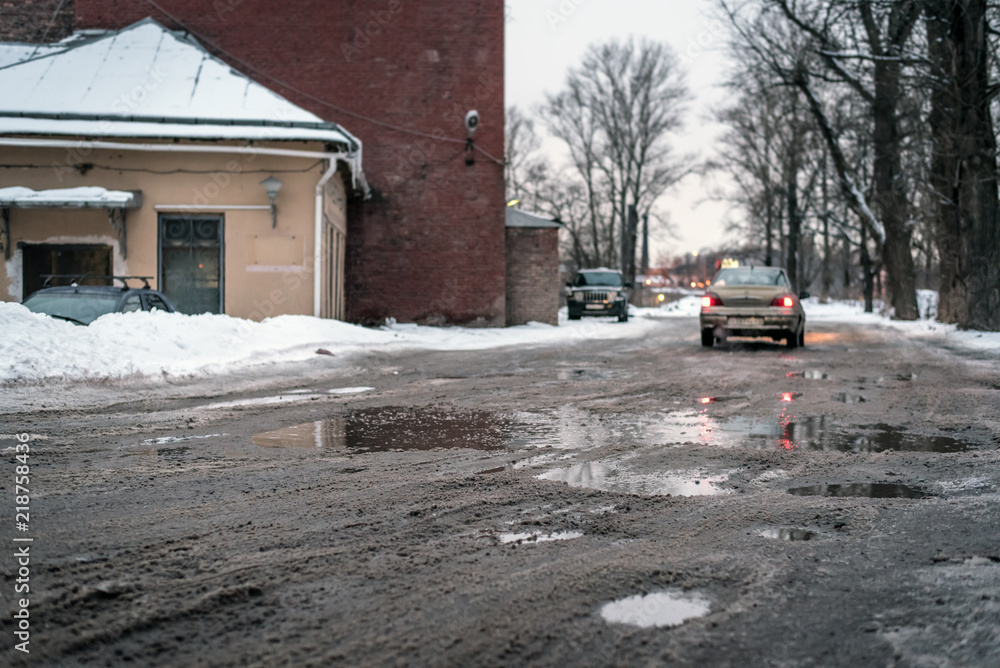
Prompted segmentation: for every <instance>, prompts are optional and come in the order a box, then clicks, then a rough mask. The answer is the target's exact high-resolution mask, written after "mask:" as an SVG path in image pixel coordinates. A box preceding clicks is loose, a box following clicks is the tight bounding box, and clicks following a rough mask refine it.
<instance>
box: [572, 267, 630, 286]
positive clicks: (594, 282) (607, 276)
mask: <svg viewBox="0 0 1000 668" xmlns="http://www.w3.org/2000/svg"><path fill="white" fill-rule="evenodd" d="M574 285H575V286H576V287H578V288H591V287H601V288H620V287H621V286H622V277H621V275H620V274H619V273H618V272H615V271H588V272H586V273H579V274H577V275H576V283H575V284H574Z"/></svg>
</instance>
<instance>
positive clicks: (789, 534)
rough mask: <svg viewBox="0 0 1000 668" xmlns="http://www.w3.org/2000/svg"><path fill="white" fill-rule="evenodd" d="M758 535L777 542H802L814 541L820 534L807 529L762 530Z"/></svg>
mask: <svg viewBox="0 0 1000 668" xmlns="http://www.w3.org/2000/svg"><path fill="white" fill-rule="evenodd" d="M757 535H758V536H762V537H764V538H773V539H775V540H788V541H802V540H812V539H813V538H816V537H817V536H818V535H819V534H817V533H816V532H815V531H806V530H805V529H761V530H760V531H758V532H757Z"/></svg>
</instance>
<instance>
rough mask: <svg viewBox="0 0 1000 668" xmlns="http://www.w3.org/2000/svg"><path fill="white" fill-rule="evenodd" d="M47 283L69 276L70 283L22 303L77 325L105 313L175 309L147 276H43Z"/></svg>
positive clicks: (43, 292)
mask: <svg viewBox="0 0 1000 668" xmlns="http://www.w3.org/2000/svg"><path fill="white" fill-rule="evenodd" d="M44 278H46V279H47V280H46V285H47V284H48V283H49V282H51V280H52V279H57V278H68V279H71V280H72V283H71V284H70V285H63V286H57V287H51V288H50V287H45V288H42V289H41V290H38V291H37V292H34V293H32V294H31V296H30V297H28V298H27V299H25V300H24V301H23V302H21V305H22V306H24V307H25V308H27V309H28V310H30V311H33V312H35V313H44V314H45V315H48V316H51V317H53V318H59V319H60V320H68V321H69V322H72V323H73V324H76V325H89V324H90V323H92V322H94V321H95V320H97V319H98V318H100V317H101V316H102V315H106V314H108V313H128V312H130V311H166V312H167V313H173V312H174V306H173V304H171V303H170V300H169V299H167V298H166V296H165V295H164V294H163V293H162V292H160V291H159V290H153V289H151V288H150V287H149V278H148V277H146V276H59V275H49V276H45V277H44ZM86 279H89V280H108V281H120V282H121V283H122V285H80V283H81V282H82V281H83V280H86ZM129 280H139V281H142V282H143V285H142V287H141V288H133V287H129V284H128V281H129Z"/></svg>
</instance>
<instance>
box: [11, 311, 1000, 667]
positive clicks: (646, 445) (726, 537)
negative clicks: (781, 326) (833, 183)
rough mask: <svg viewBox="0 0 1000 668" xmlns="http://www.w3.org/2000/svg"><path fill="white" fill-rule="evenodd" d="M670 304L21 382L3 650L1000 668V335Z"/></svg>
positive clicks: (195, 657)
mask: <svg viewBox="0 0 1000 668" xmlns="http://www.w3.org/2000/svg"><path fill="white" fill-rule="evenodd" d="M588 326H593V327H607V328H614V327H618V325H617V323H613V322H593V323H591V324H590V325H588ZM643 327H644V328H645V330H644V331H645V336H642V337H634V338H623V339H609V340H600V339H599V338H589V339H583V338H581V339H579V340H573V339H572V338H570V339H567V340H561V341H558V342H554V343H553V342H550V343H547V344H545V345H539V346H532V345H530V344H525V343H521V344H519V345H517V346H510V347H501V348H495V349H489V350H466V351H427V350H424V351H414V350H402V349H398V350H387V351H378V350H368V351H363V352H358V353H356V354H353V355H341V354H338V355H336V356H327V355H313V356H311V357H310V358H309V359H305V360H302V361H291V362H287V363H283V364H280V365H276V366H271V367H268V369H267V373H266V374H261V373H260V372H259V371H257V372H250V371H248V372H246V373H243V374H242V375H241V374H240V373H239V372H233V373H230V374H228V375H222V376H215V377H209V378H201V379H198V380H192V379H188V380H170V381H163V380H157V381H155V382H153V381H145V380H142V379H133V380H130V381H128V382H126V383H124V384H122V383H117V384H110V385H109V384H107V383H101V382H92V383H90V384H87V385H71V386H66V387H64V388H62V389H60V390H55V389H53V388H54V387H59V386H51V385H47V386H39V387H34V388H33V387H32V386H24V387H20V386H19V387H17V388H8V389H7V390H6V392H7V393H8V397H9V399H10V401H8V402H5V408H4V409H3V410H4V411H5V412H4V414H3V417H2V420H3V424H4V428H3V431H4V432H5V433H6V436H5V438H6V439H7V440H6V441H2V442H0V448H4V447H6V450H4V457H3V462H4V464H3V465H4V466H5V467H6V470H5V471H4V474H3V476H2V477H0V498H3V499H6V500H5V501H4V504H5V505H4V506H3V513H2V515H0V517H2V521H3V527H2V528H0V539H3V541H4V545H5V547H4V549H3V552H4V557H3V558H2V559H0V564H2V568H3V571H2V572H3V581H2V585H0V586H2V588H3V596H2V598H0V601H2V602H3V605H4V606H5V609H4V614H3V616H2V617H0V637H2V638H4V639H5V640H4V643H3V646H2V648H0V663H2V664H3V665H11V666H21V665H24V666H28V665H30V666H43V665H51V666H62V665H66V666H69V665H72V666H77V665H88V666H89V665H96V666H104V665H112V666H116V665H136V666H199V665H204V666H275V665H279V666H280V665H288V666H309V665H316V666H330V665H359V666H360V665H364V666H374V665H393V666H395V665H413V666H422V665H433V666H472V665H478V666H492V665H540V666H567V665H574V666H588V665H590V666H606V665H664V664H665V665H677V666H703V665H732V666H746V665H774V666H813V665H815V666H852V667H853V666H867V665H878V666H925V665H926V666H931V665H961V666H987V665H1000V635H998V633H997V620H998V619H1000V544H998V540H997V536H998V535H1000V511H998V507H1000V506H998V501H1000V498H998V495H997V484H998V482H1000V468H998V462H1000V454H998V444H1000V357H998V355H997V353H996V351H991V350H978V351H977V350H974V349H970V348H959V347H956V346H952V345H950V344H949V343H948V342H947V340H944V339H940V338H933V337H931V338H922V337H912V336H902V335H901V333H900V330H899V329H898V328H895V327H893V326H889V325H885V324H880V323H878V322H876V321H871V320H868V321H863V322H859V323H855V324H848V323H845V322H835V321H823V320H822V319H818V320H816V321H812V322H810V327H809V330H808V334H807V340H806V343H807V346H806V348H804V349H800V350H795V351H788V350H786V349H785V348H784V347H782V346H781V345H778V344H772V343H770V342H765V341H740V340H737V339H731V340H730V341H729V342H728V343H726V344H725V345H722V346H718V347H716V348H715V349H711V350H706V349H703V348H702V347H701V345H700V342H699V339H698V332H697V321H696V319H693V318H690V317H681V318H672V319H662V320H656V321H649V322H646V323H644V324H643ZM43 395H44V396H43ZM15 434H30V435H31V440H30V441H29V445H30V459H29V460H28V461H29V463H30V526H29V529H28V530H27V531H25V532H18V531H16V530H15V528H14V527H15V523H14V501H13V499H14V497H15V484H14V483H15V481H14V473H15V466H17V465H18V462H17V461H16V460H15V456H16V446H17V440H16V438H15V437H14V435H15ZM27 536H30V538H31V539H32V542H31V543H30V554H31V557H30V566H29V567H28V568H29V569H30V596H28V597H27V598H29V599H30V601H29V605H28V608H27V609H29V610H30V651H31V654H30V655H26V654H23V653H21V652H19V651H17V650H15V649H14V640H13V639H14V638H15V636H14V631H15V630H16V626H15V624H16V623H17V620H16V619H15V618H14V614H15V613H17V612H18V610H19V609H21V608H20V603H19V602H18V600H17V599H18V598H19V596H15V595H14V587H15V581H16V580H17V579H18V577H19V575H18V573H19V571H18V568H19V566H18V565H17V563H16V560H15V558H14V557H13V556H12V555H13V553H14V550H13V549H12V547H11V546H12V545H14V543H12V542H11V541H12V539H13V538H17V537H27Z"/></svg>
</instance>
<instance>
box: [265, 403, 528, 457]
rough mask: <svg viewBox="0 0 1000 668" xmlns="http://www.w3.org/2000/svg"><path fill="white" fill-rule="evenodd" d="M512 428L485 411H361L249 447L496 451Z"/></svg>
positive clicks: (291, 430)
mask: <svg viewBox="0 0 1000 668" xmlns="http://www.w3.org/2000/svg"><path fill="white" fill-rule="evenodd" d="M513 433H515V423H513V422H512V421H511V420H510V419H508V418H504V417H502V416H500V415H498V414H496V413H491V412H487V411H470V412H449V411H437V410H428V409H408V408H361V409H357V410H354V411H351V412H349V413H347V414H346V415H340V416H336V417H333V418H330V419H328V420H320V421H316V422H308V423H305V424H299V425H293V426H291V427H285V428H284V429H278V430H275V431H269V432H265V433H262V434H257V435H255V436H254V437H253V442H254V444H256V445H258V446H261V447H272V448H317V449H339V448H346V449H351V450H361V451H365V452H392V451H405V450H435V449H455V448H467V449H472V450H500V449H503V448H504V447H506V445H507V443H508V442H510V441H511V439H512V435H513Z"/></svg>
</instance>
